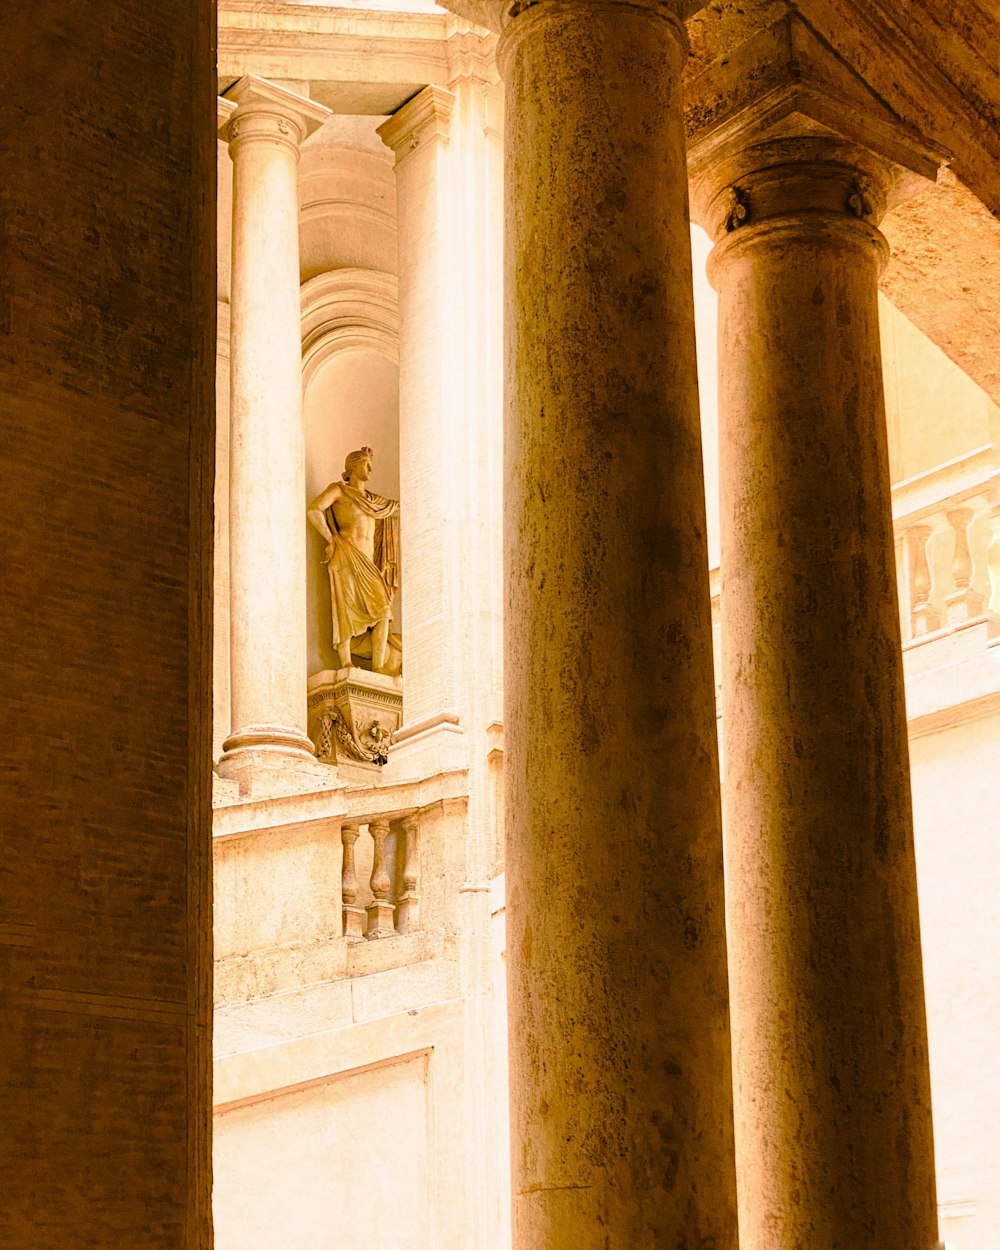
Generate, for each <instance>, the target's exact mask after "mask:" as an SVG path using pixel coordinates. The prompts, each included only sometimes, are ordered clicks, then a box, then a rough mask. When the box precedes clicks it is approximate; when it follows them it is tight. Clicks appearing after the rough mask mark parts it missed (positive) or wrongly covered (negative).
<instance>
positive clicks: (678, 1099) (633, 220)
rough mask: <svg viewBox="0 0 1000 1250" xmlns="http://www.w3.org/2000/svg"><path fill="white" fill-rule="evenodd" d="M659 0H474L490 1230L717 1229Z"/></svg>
mask: <svg viewBox="0 0 1000 1250" xmlns="http://www.w3.org/2000/svg"><path fill="white" fill-rule="evenodd" d="M679 7H680V6H679V5H676V6H675V5H667V4H661V3H652V2H650V3H645V2H636V0H632V2H630V3H618V2H613V0H587V2H585V3H584V2H582V0H573V2H558V3H557V2H553V0H542V2H541V3H537V4H534V5H531V6H524V5H513V4H510V3H505V4H504V5H502V6H498V16H499V17H501V18H505V19H508V20H507V21H506V25H505V30H504V33H503V35H502V37H501V42H500V48H499V58H500V64H501V72H502V73H503V75H504V78H505V81H506V87H507V98H506V110H507V129H506V163H507V168H506V252H507V259H506V264H507V293H506V304H507V308H506V323H507V329H506V333H507V373H506V380H507V412H508V417H507V428H506V449H505V458H506V472H505V476H506V483H505V500H504V510H505V535H506V537H505V544H506V582H507V617H506V649H505V674H506V677H505V680H506V713H505V722H506V748H507V751H506V781H507V816H506V827H507V848H508V849H507V866H506V872H507V887H508V903H507V909H508V967H509V986H510V993H509V1009H510V1037H511V1056H510V1059H511V1071H510V1081H511V1113H512V1123H511V1136H512V1163H513V1193H514V1199H513V1201H514V1245H515V1247H517V1250H597V1248H598V1247H601V1248H603V1247H607V1246H613V1247H616V1248H617V1247H628V1246H636V1247H638V1246H644V1247H645V1246H654V1245H655V1246H681V1245H686V1246H707V1245H713V1246H715V1247H716V1248H717V1250H732V1248H733V1247H735V1244H736V1213H735V1192H734V1191H735V1170H734V1164H733V1157H732V1104H731V1094H730V1052H729V1021H728V1008H727V989H726V958H725V933H724V922H723V910H724V908H723V892H722V845H721V834H720V816H719V807H718V764H717V756H716V741H715V708H714V690H713V678H712V659H711V623H710V607H709V589H708V560H707V553H706V544H705V520H704V499H703V493H702V467H701V448H700V432H699V420H698V396H697V383H696V378H695V346H694V326H693V311H692V293H691V265H690V244H689V234H688V214H687V178H686V164H685V149H684V136H683V130H682V125H681V103H680V89H681V88H680V83H681V69H682V66H683V63H684V55H685V36H684V31H683V28H682V26H681V24H680V22H679V20H678V18H677V17H675V16H674V13H673V12H672V11H671V10H672V9H674V8H679ZM511 13H514V14H516V16H513V17H511V16H510V15H511Z"/></svg>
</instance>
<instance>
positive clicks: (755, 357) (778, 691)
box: [696, 117, 936, 1250]
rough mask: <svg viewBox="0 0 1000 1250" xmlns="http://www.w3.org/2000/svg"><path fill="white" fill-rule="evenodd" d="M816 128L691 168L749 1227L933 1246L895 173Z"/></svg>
mask: <svg viewBox="0 0 1000 1250" xmlns="http://www.w3.org/2000/svg"><path fill="white" fill-rule="evenodd" d="M796 129H797V130H798V133H797V134H796V133H794V131H795V130H796ZM816 131H817V128H816V127H815V126H810V125H808V124H806V119H805V118H803V117H799V118H798V122H797V123H796V122H795V119H794V118H791V119H788V120H786V123H785V125H784V126H783V127H782V130H781V132H779V134H778V135H777V136H775V137H772V138H770V139H768V138H767V134H766V132H765V131H763V130H762V128H761V127H760V126H758V125H751V124H748V125H747V126H746V127H745V129H738V128H737V127H736V125H735V124H734V126H733V127H730V130H729V135H728V139H727V141H726V143H725V144H724V145H723V146H722V147H720V148H719V149H718V150H717V151H715V152H714V153H713V152H711V151H705V152H697V153H696V160H697V164H698V169H699V174H698V178H697V180H696V187H697V190H698V195H697V200H698V203H699V207H700V212H701V216H702V219H703V220H704V221H705V223H706V225H707V226H708V227H709V228H710V230H711V232H712V234H713V236H714V238H715V239H716V240H717V242H716V246H715V250H714V251H713V253H712V257H711V259H710V263H709V275H710V277H711V280H712V282H713V284H714V285H715V287H716V289H717V290H718V292H719V362H720V383H719V422H720V447H721V499H722V571H723V592H722V631H723V647H722V654H723V662H724V678H723V726H724V753H725V759H726V784H725V793H724V797H725V808H726V828H727V842H726V845H727V859H728V862H727V882H728V914H729V934H730V966H731V978H730V980H731V985H732V993H733V1023H734V1030H733V1046H734V1072H735V1082H736V1090H735V1093H736V1143H737V1164H738V1174H739V1176H740V1233H741V1239H742V1240H744V1241H745V1242H746V1243H747V1244H748V1245H750V1246H753V1247H755V1248H756V1250H797V1248H799V1247H802V1246H809V1247H810V1248H811V1250H834V1247H841V1246H847V1245H856V1246H860V1245H865V1246H868V1247H871V1248H872V1250H929V1248H930V1247H931V1246H933V1245H934V1243H935V1241H936V1213H935V1197H934V1161H933V1148H932V1133H931V1114H930V1088H929V1075H928V1061H927V1040H926V1025H925V1017H924V998H923V984H922V969H921V957H920V941H919V925H918V916H917V891H916V873H915V865H914V852H913V834H912V819H911V810H910V784H909V769H908V756H907V733H906V715H905V709H904V702H903V673H902V655H901V650H900V636H899V616H898V607H897V598H896V577H895V572H894V567H893V551H894V541H893V530H892V520H891V512H890V493H889V473H888V453H887V445H886V426H885V411H884V404H883V393H882V365H881V354H880V348H879V326H878V308H877V296H878V278H879V273H880V270H881V268H882V266H883V265H884V264H885V261H886V257H887V247H886V244H885V241H884V239H883V238H882V236H881V234H880V232H879V230H878V224H879V221H880V219H881V216H882V214H883V212H884V211H885V207H886V201H887V197H888V196H889V195H890V194H891V193H892V190H893V186H894V185H895V184H896V183H898V176H899V174H900V172H901V171H899V170H898V169H890V167H889V165H888V164H887V163H884V162H883V161H882V160H881V159H879V158H878V157H876V156H875V155H874V154H873V153H872V152H871V151H869V150H867V149H865V148H862V147H860V146H858V145H857V144H856V143H851V142H848V141H847V140H846V139H840V138H837V137H836V136H834V135H832V134H831V133H830V132H829V131H828V130H827V131H825V133H823V134H822V135H817V133H816ZM790 132H792V133H790ZM897 151H898V148H897ZM915 164H918V165H920V164H922V158H921V159H920V160H917V161H915Z"/></svg>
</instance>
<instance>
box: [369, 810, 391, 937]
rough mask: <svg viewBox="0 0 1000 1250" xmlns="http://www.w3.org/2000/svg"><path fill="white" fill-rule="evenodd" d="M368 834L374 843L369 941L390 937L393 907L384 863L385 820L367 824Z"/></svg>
mask: <svg viewBox="0 0 1000 1250" xmlns="http://www.w3.org/2000/svg"><path fill="white" fill-rule="evenodd" d="M368 832H369V833H370V834H371V835H372V841H373V842H374V843H375V855H374V858H373V859H372V881H371V888H372V901H371V902H370V903H369V904H368V928H367V929H366V930H365V937H366V938H370V939H377V938H384V937H392V936H393V935H394V934H395V932H396V930H395V929H394V928H393V924H392V915H393V912H394V911H395V910H396V908H395V905H394V904H393V903H390V902H389V887H390V886H391V885H392V882H391V881H390V879H389V869H388V867H387V865H386V862H385V840H386V838H387V837H388V836H389V822H388V821H387V820H372V821H369V824H368Z"/></svg>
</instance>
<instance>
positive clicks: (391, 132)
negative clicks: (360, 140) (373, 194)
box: [378, 86, 455, 166]
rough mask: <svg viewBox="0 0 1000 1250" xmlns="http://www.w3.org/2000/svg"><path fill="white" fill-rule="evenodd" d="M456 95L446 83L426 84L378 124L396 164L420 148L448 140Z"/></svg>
mask: <svg viewBox="0 0 1000 1250" xmlns="http://www.w3.org/2000/svg"><path fill="white" fill-rule="evenodd" d="M454 108H455V97H454V95H453V94H452V93H451V92H450V91H447V90H446V89H445V88H444V87H434V86H431V87H425V88H424V89H423V91H420V92H418V93H417V94H416V95H415V96H414V97H413V99H412V100H409V101H407V103H406V104H404V105H403V107H402V108H401V109H399V111H398V112H396V113H393V115H392V116H391V117H390V118H389V120H388V121H387V122H383V123H382V125H381V126H379V128H378V134H379V136H380V137H381V139H382V142H383V143H384V144H385V145H386V147H388V148H390V149H391V150H392V151H393V152H395V154H396V164H397V166H398V165H400V164H402V162H403V161H404V160H406V158H407V157H408V156H410V155H412V154H413V153H414V152H416V151H418V150H419V149H420V148H426V147H427V146H429V145H430V144H432V143H434V142H437V141H440V142H443V143H447V142H448V127H449V124H450V122H451V115H452V112H453V111H454Z"/></svg>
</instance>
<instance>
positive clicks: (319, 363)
mask: <svg viewBox="0 0 1000 1250" xmlns="http://www.w3.org/2000/svg"><path fill="white" fill-rule="evenodd" d="M398 339H399V325H398V312H397V297H396V279H395V278H394V277H393V276H392V275H390V274H385V273H377V272H375V271H372V270H364V269H337V270H333V271H332V272H329V273H323V274H319V275H318V276H316V277H315V278H312V279H310V280H309V281H308V282H306V283H305V284H304V286H303V287H302V385H303V399H302V410H303V422H304V427H305V456H306V464H305V470H306V496H307V498H306V501H305V504H304V506H306V505H307V504H308V502H309V500H311V499H314V498H315V497H316V496H317V495H318V494H319V493H320V492H321V491H322V490H324V489H325V487H327V486H328V485H329V484H330V483H331V482H333V481H337V480H339V479H340V476H341V473H342V471H343V468H344V457H345V456H346V455H347V453H348V452H350V451H353V450H355V448H358V447H362V446H364V445H366V444H367V445H369V446H371V447H372V448H374V450H375V466H374V473H373V475H372V481H371V489H372V490H374V491H377V492H378V493H379V494H381V495H387V496H389V497H391V498H393V499H398V498H399V348H398ZM306 541H307V550H306V568H307V575H306V594H307V612H308V618H307V619H308V632H307V647H308V661H309V672H310V674H312V673H317V672H320V671H322V670H324V669H335V668H337V667H338V661H337V658H336V655H335V654H334V651H333V645H332V641H331V630H330V585H329V581H328V579H327V572H326V566H325V564H324V563H323V541H322V539H321V538H320V536H319V535H318V534H317V533H316V532H315V530H314V529H313V527H312V526H311V525H310V526H309V527H308V536H307V540H306ZM404 541H405V540H404ZM405 558H406V553H405V548H404V552H403V559H404V561H405ZM401 602H402V588H400V590H398V591H397V593H396V602H395V617H394V621H393V629H394V630H398V629H399V621H400V619H401Z"/></svg>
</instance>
